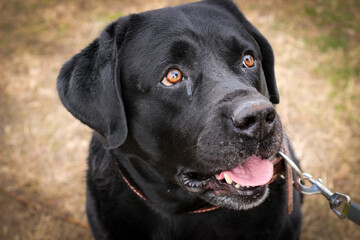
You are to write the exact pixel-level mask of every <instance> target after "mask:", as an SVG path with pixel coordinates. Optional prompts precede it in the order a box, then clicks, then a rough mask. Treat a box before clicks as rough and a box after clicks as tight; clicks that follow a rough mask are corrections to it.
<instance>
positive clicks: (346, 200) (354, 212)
mask: <svg viewBox="0 0 360 240" xmlns="http://www.w3.org/2000/svg"><path fill="white" fill-rule="evenodd" d="M279 154H280V155H281V156H282V157H283V158H284V159H285V161H286V162H287V164H289V165H290V166H291V167H292V169H294V171H295V172H296V174H297V179H296V180H295V182H294V187H295V189H296V190H298V191H299V192H300V193H302V194H308V195H313V194H322V195H323V196H324V197H325V198H326V199H327V200H328V201H329V204H330V209H331V210H332V211H333V212H334V213H335V214H336V215H337V216H338V217H339V218H340V219H345V218H348V219H349V220H351V221H353V222H354V223H356V224H358V225H360V206H359V205H357V204H355V203H353V202H351V198H350V197H349V196H348V195H345V194H342V193H338V192H335V193H334V192H332V191H330V190H329V189H328V188H327V187H325V185H324V184H323V182H322V180H321V179H320V178H318V179H317V180H315V179H313V177H312V176H311V175H310V174H308V173H304V172H302V171H301V170H300V168H299V167H298V166H297V165H296V164H295V163H294V162H293V161H292V160H291V159H290V158H289V157H288V156H286V154H284V153H282V152H279ZM306 181H308V182H310V184H311V186H310V187H307V186H305V182H306Z"/></svg>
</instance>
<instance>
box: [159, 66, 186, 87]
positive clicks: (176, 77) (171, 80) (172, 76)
mask: <svg viewBox="0 0 360 240" xmlns="http://www.w3.org/2000/svg"><path fill="white" fill-rule="evenodd" d="M181 79H182V74H181V72H180V71H179V70H177V69H170V70H169V72H168V73H167V74H166V77H164V78H163V80H162V81H161V83H162V84H164V85H165V86H172V85H174V84H176V83H178V82H180V81H181Z"/></svg>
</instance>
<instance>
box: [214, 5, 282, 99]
mask: <svg viewBox="0 0 360 240" xmlns="http://www.w3.org/2000/svg"><path fill="white" fill-rule="evenodd" d="M208 2H209V3H212V4H216V5H218V6H221V7H223V8H225V9H226V10H227V11H229V12H230V13H231V14H232V15H233V16H235V17H236V19H237V20H238V21H239V22H240V23H241V24H242V25H243V26H244V28H245V30H246V31H247V32H248V33H249V34H250V35H251V36H252V37H253V38H254V39H255V40H256V42H257V43H258V45H259V47H260V51H261V55H262V61H261V63H262V68H263V70H264V75H265V81H266V85H267V86H266V88H267V90H268V94H267V96H268V97H269V100H270V101H271V102H272V103H274V104H277V103H279V102H280V96H279V92H278V89H277V85H276V79H275V72H274V53H273V50H272V48H271V46H270V44H269V42H268V41H267V40H266V38H265V37H264V36H263V35H262V34H261V33H260V32H259V31H258V30H257V29H256V28H255V27H254V26H253V25H252V24H251V23H250V22H249V21H248V20H247V19H246V18H245V16H244V15H243V14H242V13H241V12H240V10H239V9H238V7H237V6H236V5H235V4H234V3H233V2H232V1H230V0H208Z"/></svg>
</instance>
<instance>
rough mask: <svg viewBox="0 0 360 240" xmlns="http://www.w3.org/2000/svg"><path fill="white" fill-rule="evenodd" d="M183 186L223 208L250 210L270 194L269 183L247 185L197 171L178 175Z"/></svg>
mask: <svg viewBox="0 0 360 240" xmlns="http://www.w3.org/2000/svg"><path fill="white" fill-rule="evenodd" d="M178 179H179V182H180V183H181V185H182V187H183V188H184V189H185V190H186V191H188V192H190V193H194V194H196V195H198V196H199V197H200V198H201V199H203V200H205V201H206V202H208V203H210V204H212V205H214V206H217V207H223V208H229V209H234V210H248V209H251V208H254V207H257V206H259V205H260V204H262V203H263V202H264V201H265V199H266V198H267V196H268V195H269V188H268V186H267V185H261V186H255V187H247V186H239V185H237V184H235V183H232V184H228V183H226V181H225V180H217V179H216V177H215V176H212V177H205V176H200V175H198V174H195V173H190V172H188V173H182V174H180V175H178Z"/></svg>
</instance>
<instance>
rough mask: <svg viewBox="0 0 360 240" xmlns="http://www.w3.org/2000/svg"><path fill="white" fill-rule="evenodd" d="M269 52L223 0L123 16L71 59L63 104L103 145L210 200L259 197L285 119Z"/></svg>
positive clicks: (247, 204)
mask: <svg viewBox="0 0 360 240" xmlns="http://www.w3.org/2000/svg"><path fill="white" fill-rule="evenodd" d="M273 65H274V62H273V53H272V50H271V47H270V46H269V44H268V42H267V41H266V40H265V38H264V37H263V36H262V35H261V34H260V33H258V31H257V30H256V29H255V28H254V27H253V26H252V25H251V24H250V23H248V22H247V20H246V19H245V18H244V17H243V16H242V14H241V13H240V12H239V11H238V10H237V8H236V7H235V6H234V5H233V4H232V3H231V2H229V1H205V2H200V3H195V4H188V5H183V6H179V7H176V8H165V9H161V10H156V11H150V12H145V13H142V14H137V15H133V16H130V17H127V18H121V19H119V20H118V21H117V22H115V23H113V24H111V25H109V26H108V27H107V28H106V29H105V31H104V32H103V33H102V35H101V36H100V38H99V39H97V40H95V42H93V43H92V44H91V45H90V46H89V47H87V48H86V49H84V50H83V51H82V52H81V53H79V54H78V55H76V56H75V57H74V58H73V59H71V60H70V61H69V62H67V63H66V64H65V65H64V67H63V69H62V71H61V73H60V75H59V78H58V89H59V93H60V97H61V100H62V101H63V103H64V105H65V106H66V107H67V108H68V109H69V111H70V112H72V113H73V114H74V116H75V117H77V118H79V119H80V120H81V121H83V122H84V123H85V124H87V125H89V126H90V127H92V128H93V129H94V130H95V131H97V132H98V133H100V134H101V135H102V136H104V138H105V139H106V141H107V144H108V148H110V149H115V148H116V149H118V150H119V151H122V152H124V153H126V154H135V155H137V156H138V157H139V158H141V159H143V160H144V161H146V162H147V163H148V164H149V165H150V166H151V167H152V168H153V169H154V170H155V171H156V172H157V173H159V174H160V175H161V176H162V177H163V178H164V179H166V180H167V181H169V182H172V183H175V184H178V185H179V186H180V187H181V188H183V189H184V190H185V191H187V192H188V193H189V194H192V195H196V196H199V197H200V198H202V199H204V200H205V201H207V202H209V203H212V204H214V205H216V206H221V207H227V208H232V209H249V208H252V207H254V206H257V205H259V204H261V203H262V202H263V201H264V199H265V198H266V196H267V194H268V188H267V186H266V184H267V182H268V181H269V180H270V178H271V177H272V165H271V163H270V161H269V160H268V159H269V158H271V157H272V156H274V154H275V153H276V152H277V151H278V150H279V148H280V145H281V142H282V127H281V123H280V120H279V117H278V116H277V114H276V111H275V109H274V107H273V103H277V102H278V93H277V89H276V84H275V77H274V72H273Z"/></svg>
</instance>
